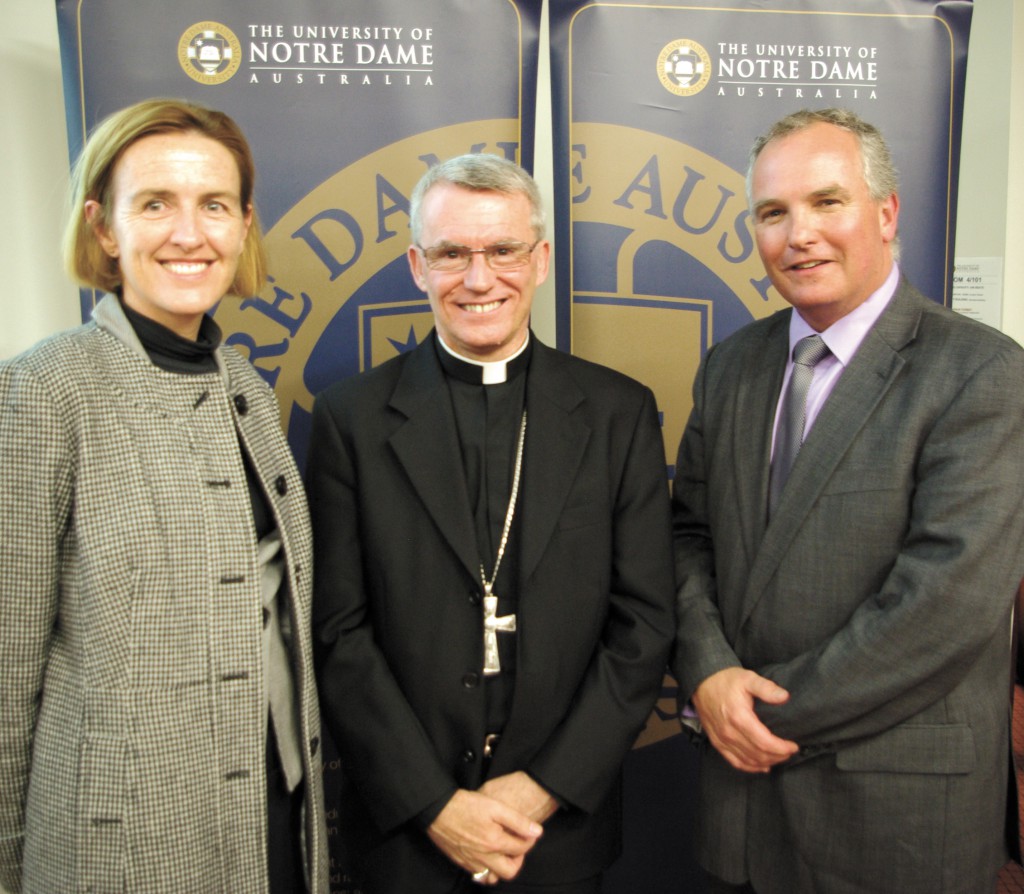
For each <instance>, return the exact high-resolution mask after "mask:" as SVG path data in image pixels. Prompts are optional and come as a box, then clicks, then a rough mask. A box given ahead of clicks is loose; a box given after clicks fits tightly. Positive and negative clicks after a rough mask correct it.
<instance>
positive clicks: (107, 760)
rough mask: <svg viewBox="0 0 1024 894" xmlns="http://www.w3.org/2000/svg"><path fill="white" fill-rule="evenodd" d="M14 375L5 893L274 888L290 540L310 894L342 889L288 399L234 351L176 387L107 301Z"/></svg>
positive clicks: (4, 573)
mask: <svg viewBox="0 0 1024 894" xmlns="http://www.w3.org/2000/svg"><path fill="white" fill-rule="evenodd" d="M94 316H95V320H94V321H93V322H91V323H88V324H86V325H84V326H81V327H79V328H78V329H74V330H71V331H70V332H66V333H63V334H61V335H57V336H54V337H53V338H52V339H49V340H47V341H46V342H43V343H42V344H41V345H39V346H37V347H36V348H35V349H33V350H32V351H30V352H29V353H27V354H25V355H23V356H21V357H18V358H15V359H13V360H11V361H8V362H5V363H2V364H0V668H2V670H0V882H2V883H3V885H4V886H5V887H7V888H9V889H11V890H22V891H24V892H36V894H54V892H70V891H86V890H88V891H94V892H97V894H98V892H124V891H131V892H134V894H146V892H151V894H170V892H182V894H184V892H188V894H202V892H206V894H223V892H238V894H252V892H259V891H264V890H266V885H267V879H266V845H265V842H266V834H267V833H266V817H265V809H264V804H265V792H266V784H265V781H264V750H265V741H266V740H265V736H266V725H265V724H266V716H267V708H266V700H265V699H266V696H265V694H264V677H263V661H262V629H263V625H262V618H261V602H260V590H259V569H258V563H257V549H256V539H255V533H254V530H253V526H252V512H251V506H250V503H249V496H248V490H247V487H246V477H245V471H244V468H243V465H242V455H241V451H240V450H239V442H241V443H242V445H243V449H245V450H246V451H247V453H248V455H249V457H250V460H251V462H252V464H253V468H254V469H255V470H256V473H257V475H258V476H259V478H260V480H261V482H262V483H263V486H264V491H265V493H266V495H267V501H268V504H269V505H270V507H271V511H272V512H273V514H274V517H275V520H276V521H277V525H278V529H279V531H280V533H281V538H282V544H283V548H284V553H285V558H286V572H285V581H286V585H287V586H286V587H285V589H286V591H287V606H288V610H289V612H290V617H291V625H292V631H293V640H292V657H293V662H294V677H295V681H296V687H297V689H298V693H297V695H298V698H297V701H298V711H299V723H300V730H301V735H302V746H303V747H302V757H303V764H304V770H305V786H306V794H307V797H306V818H307V823H306V830H305V831H306V836H305V837H306V844H307V856H308V861H309V862H308V874H309V876H310V879H311V881H310V887H311V890H313V891H314V892H316V894H324V892H326V891H327V888H328V879H327V862H326V847H325V841H326V826H325V823H324V813H323V805H322V794H321V775H320V755H319V753H318V752H319V748H318V746H319V735H320V727H319V713H318V706H317V700H316V691H315V688H314V681H313V668H312V654H311V653H312V648H311V643H310V632H309V611H310V599H311V589H312V581H311V568H312V555H311V549H312V537H311V535H310V530H309V519H308V510H307V506H306V500H305V497H304V494H303V489H302V482H301V480H300V478H299V475H298V471H297V469H296V468H295V463H294V461H293V460H292V457H291V453H290V451H289V450H288V446H287V444H286V443H285V440H284V437H283V435H282V434H281V430H280V421H279V415H278V409H277V404H276V401H275V400H274V398H273V394H272V393H271V391H270V389H269V388H268V387H267V386H266V383H265V382H263V380H262V379H261V378H260V377H259V375H258V374H257V373H256V371H255V370H253V368H252V367H251V366H250V365H249V363H248V362H247V361H245V360H244V359H243V358H242V357H241V356H239V355H238V354H237V353H236V352H235V351H234V350H232V349H230V348H220V349H219V350H218V354H217V357H218V362H219V364H220V365H221V372H220V374H217V373H210V374H206V375H194V376H183V375H175V374H172V373H166V372H164V371H162V370H160V369H158V368H157V367H156V366H154V365H153V364H152V363H151V362H150V361H149V359H148V357H147V356H146V354H145V351H144V349H143V348H142V345H141V344H140V343H139V341H138V339H137V337H136V336H135V333H134V331H133V330H132V329H131V326H130V324H129V323H128V321H127V320H126V319H125V317H124V314H123V311H122V310H121V308H120V305H119V304H118V302H117V300H116V299H115V298H113V297H111V296H108V297H107V298H105V299H104V300H103V301H102V302H101V303H100V304H99V305H98V306H97V309H96V312H95V314H94Z"/></svg>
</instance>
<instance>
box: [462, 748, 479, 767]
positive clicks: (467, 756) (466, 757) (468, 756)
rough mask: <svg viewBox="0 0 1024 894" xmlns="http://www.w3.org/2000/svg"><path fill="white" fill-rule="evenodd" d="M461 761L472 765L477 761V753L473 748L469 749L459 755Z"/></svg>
mask: <svg viewBox="0 0 1024 894" xmlns="http://www.w3.org/2000/svg"><path fill="white" fill-rule="evenodd" d="M459 759H460V760H461V761H462V762H463V763H464V764H471V763H473V761H475V760H476V752H475V751H474V750H473V749H472V748H467V749H466V750H465V751H463V752H462V754H461V755H459Z"/></svg>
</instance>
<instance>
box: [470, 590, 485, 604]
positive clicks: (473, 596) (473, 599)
mask: <svg viewBox="0 0 1024 894" xmlns="http://www.w3.org/2000/svg"><path fill="white" fill-rule="evenodd" d="M482 599H483V597H482V596H481V595H480V591H479V590H470V591H469V604H470V605H479V604H480V602H481V601H482Z"/></svg>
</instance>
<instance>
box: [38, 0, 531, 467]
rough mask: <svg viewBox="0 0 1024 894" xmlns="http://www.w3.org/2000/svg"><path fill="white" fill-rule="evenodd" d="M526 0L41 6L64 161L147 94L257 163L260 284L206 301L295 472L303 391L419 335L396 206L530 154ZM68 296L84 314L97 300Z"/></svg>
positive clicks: (423, 315) (401, 210)
mask: <svg viewBox="0 0 1024 894" xmlns="http://www.w3.org/2000/svg"><path fill="white" fill-rule="evenodd" d="M540 10H541V0H417V2H416V3H410V2H408V0H347V2H345V3H344V4H339V3H337V2H330V0H292V2H288V3H282V2H280V0H246V2H245V3H239V2H237V0H201V2H200V0H176V2H175V3H166V2H162V0H131V2H126V0H57V12H58V19H59V27H60V37H61V52H62V57H63V72H64V95H65V98H66V106H67V118H68V133H69V141H70V144H71V146H70V150H71V158H72V161H73V160H74V159H75V158H76V157H77V155H78V152H79V151H80V149H81V146H82V141H83V138H84V136H85V135H86V134H87V133H88V131H89V129H90V128H91V127H92V126H93V125H94V124H95V123H96V122H98V121H99V120H100V119H101V118H103V117H104V116H105V115H107V114H108V113H110V112H111V111H113V110H115V109H118V108H121V107H123V106H126V105H128V104H130V103H132V102H136V101H138V100H141V99H145V98H148V97H153V96H176V97H183V98H187V99H191V100H194V101H196V102H200V103H203V104H204V105H209V106H213V107H215V108H219V109H222V110H223V111H225V112H227V113H228V114H230V115H231V116H232V117H233V118H234V119H235V120H236V121H237V122H238V123H239V124H240V125H241V127H242V129H243V130H244V131H245V133H246V136H247V137H248V138H249V140H250V142H251V144H252V148H253V153H254V155H255V158H256V171H257V182H256V205H257V210H258V211H259V214H260V217H261V220H262V224H263V227H264V231H265V233H266V244H267V248H268V252H269V254H270V262H271V271H270V272H271V281H270V283H269V284H268V286H267V287H266V288H265V289H264V291H263V292H262V293H261V294H260V295H259V296H254V297H247V298H246V299H245V300H243V301H241V302H239V301H237V300H233V299H232V300H229V301H224V302H222V303H221V305H220V306H219V307H218V309H217V311H216V315H215V316H216V320H217V322H218V323H219V324H220V325H221V327H222V329H223V330H224V332H225V336H226V340H227V341H228V342H229V343H231V344H234V345H236V346H237V347H238V348H239V349H240V350H241V351H242V353H243V354H244V355H246V356H247V357H249V358H250V359H251V360H252V362H253V363H254V364H255V366H256V368H257V369H258V370H259V371H260V373H261V374H262V375H263V376H264V378H265V379H266V380H267V381H268V382H269V383H270V384H271V385H272V386H273V387H274V388H275V390H276V392H277V395H278V399H279V400H280V402H281V408H282V415H283V420H282V421H283V423H284V425H285V428H286V431H287V433H288V437H289V441H290V442H291V444H292V447H293V449H294V450H295V452H296V456H297V458H298V460H299V463H300V465H301V464H302V462H303V459H304V456H305V450H306V443H307V438H308V426H309V418H310V411H311V409H312V401H313V395H314V394H315V393H316V392H317V391H319V390H320V389H322V388H323V387H324V386H325V385H327V384H328V383H330V382H332V381H334V380H336V379H338V378H341V377H343V376H347V375H351V374H352V373H355V372H358V371H360V370H363V369H366V368H368V367H370V366H374V365H376V364H378V363H380V362H382V361H383V360H386V359H388V358H389V357H391V356H394V354H395V353H397V352H399V351H402V350H405V349H406V348H408V347H409V346H411V345H413V344H414V343H415V342H416V341H418V340H419V339H420V338H422V337H423V335H425V334H426V332H428V331H429V330H430V327H431V325H432V318H431V315H430V311H429V308H428V306H427V302H426V298H425V296H424V295H423V293H422V292H420V291H419V290H418V289H417V288H416V287H415V285H414V284H413V282H412V278H411V277H410V275H409V271H408V266H407V263H406V260H405V250H406V248H407V247H408V245H409V230H408V216H407V211H408V196H409V193H410V191H411V190H412V187H413V185H414V184H415V182H416V180H417V179H418V178H419V177H420V175H421V174H422V173H423V172H424V171H425V170H426V168H427V167H428V166H429V165H430V164H432V163H434V162H435V161H437V160H440V159H444V158H447V157H449V156H452V155H457V154H461V153H463V152H469V151H479V152H492V153H495V154H499V155H504V156H506V157H509V158H512V159H514V160H516V161H518V162H519V163H520V164H523V165H524V166H525V167H527V168H530V167H531V166H532V163H533V144H534V119H535V105H536V102H535V98H536V87H537V53H538V34H539V27H540ZM96 297H97V296H95V295H93V294H92V293H91V292H85V293H83V296H82V301H83V307H82V311H83V317H85V316H87V315H88V312H89V311H90V310H91V308H92V305H93V303H94V302H95V300H96Z"/></svg>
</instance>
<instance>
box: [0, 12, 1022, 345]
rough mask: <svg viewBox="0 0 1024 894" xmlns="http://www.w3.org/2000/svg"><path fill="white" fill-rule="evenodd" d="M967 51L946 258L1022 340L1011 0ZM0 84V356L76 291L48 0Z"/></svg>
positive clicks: (545, 315) (72, 314)
mask: <svg viewBox="0 0 1024 894" xmlns="http://www.w3.org/2000/svg"><path fill="white" fill-rule="evenodd" d="M542 36H545V35H542ZM542 59H543V55H542ZM968 59H969V61H968V73H967V98H966V104H965V126H964V141H963V156H962V160H961V173H960V203H959V205H960V214H959V220H958V227H957V255H958V256H960V257H1002V258H1005V259H1006V262H1005V271H1004V298H1003V329H1004V330H1005V331H1006V332H1008V333H1009V334H1010V335H1012V336H1013V337H1014V338H1016V339H1017V340H1018V341H1020V342H1022V343H1024V250H1022V249H1021V248H1020V246H1024V214H1021V209H1024V169H1022V168H1024V166H1022V164H1021V159H1024V2H1022V0H977V2H976V5H975V9H974V16H973V25H972V33H971V42H970V52H969V55H968ZM547 77H548V69H547V65H546V62H545V61H542V66H541V90H540V103H539V109H540V113H541V116H540V120H541V121H545V120H547V119H546V115H547V111H548V109H549V108H550V104H549V102H548V98H549V91H548V89H547ZM0 85H2V86H0V121H2V122H3V138H2V139H0V184H2V192H0V197H2V198H3V203H2V207H3V210H4V212H5V213H4V214H3V215H2V217H0V270H3V271H4V278H5V289H4V291H5V293H6V294H7V295H8V296H9V297H8V298H7V303H8V306H7V307H5V308H4V325H3V326H2V327H0V357H8V356H10V355H11V354H14V353H16V352H17V351H20V350H22V349H23V348H25V347H28V346H29V345H31V344H33V343H34V342H35V341H37V340H38V339H39V338H41V337H42V336H44V335H46V334H48V333H50V332H54V331H56V330H58V329H62V328H65V327H67V326H71V325H74V324H75V323H77V322H78V320H79V309H78V293H77V290H76V289H75V288H74V286H72V285H71V284H70V283H69V282H68V280H67V279H66V277H65V276H64V274H63V272H62V270H61V265H60V258H59V252H58V241H59V238H60V230H61V226H62V220H63V214H64V193H65V190H66V185H67V167H68V158H67V138H66V131H65V125H64V99H63V93H62V87H61V78H60V54H59V49H58V43H57V19H56V11H55V5H54V3H53V0H0ZM550 143H551V139H550V130H549V129H548V128H546V127H545V128H539V129H538V152H537V159H536V173H537V177H538V180H540V181H541V184H542V186H543V187H544V188H545V191H546V194H547V198H548V207H551V202H550V198H551V186H550V178H551V155H550ZM1011 158H1014V159H1016V164H1015V165H1011V164H1010V159H1011ZM904 238H905V239H912V238H913V234H910V233H908V234H905V235H904ZM1011 246H1013V247H1014V248H1016V251H1011V249H1010V247H1011ZM552 286H553V283H552V282H550V281H549V283H548V284H547V287H546V288H544V289H543V290H542V291H541V293H540V294H539V295H538V298H537V301H536V306H535V314H534V325H535V328H536V329H537V330H538V334H540V335H541V337H542V338H544V339H545V340H546V341H549V342H551V341H553V335H554V297H553V296H554V291H553V287H552Z"/></svg>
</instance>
